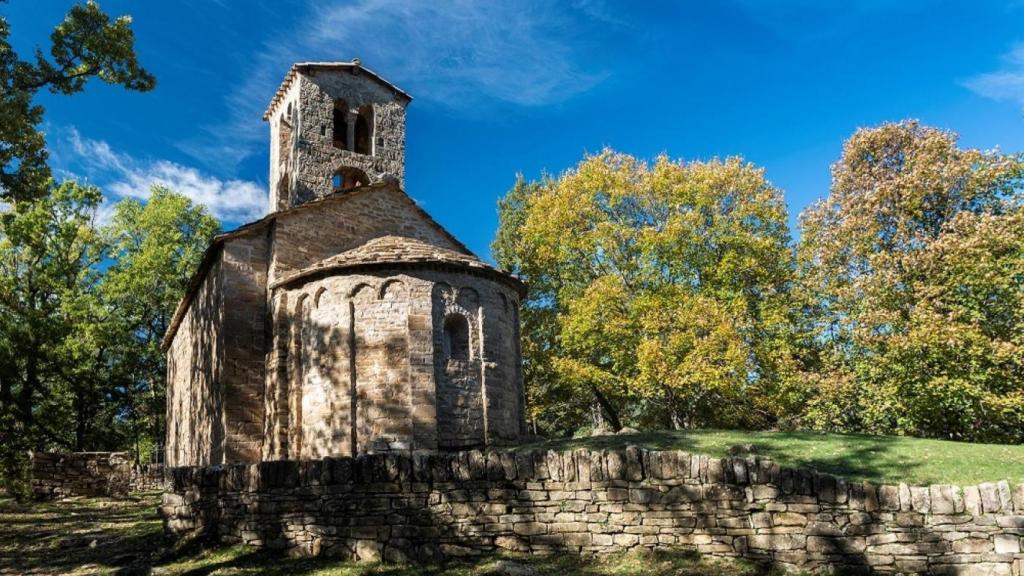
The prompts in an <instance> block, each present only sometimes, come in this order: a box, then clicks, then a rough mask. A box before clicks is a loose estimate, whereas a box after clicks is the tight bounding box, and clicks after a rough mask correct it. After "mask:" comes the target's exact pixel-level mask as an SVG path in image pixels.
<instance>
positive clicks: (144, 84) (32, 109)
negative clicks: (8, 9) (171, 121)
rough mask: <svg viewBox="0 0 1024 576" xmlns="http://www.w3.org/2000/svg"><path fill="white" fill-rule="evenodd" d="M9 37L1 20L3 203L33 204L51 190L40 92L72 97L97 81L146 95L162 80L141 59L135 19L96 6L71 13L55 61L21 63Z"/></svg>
mask: <svg viewBox="0 0 1024 576" xmlns="http://www.w3.org/2000/svg"><path fill="white" fill-rule="evenodd" d="M9 36H10V25H9V24H8V23H7V19H6V18H4V17H3V16H0V198H3V199H5V200H8V201H10V200H28V199H33V198H37V197H39V196H42V195H45V194H47V193H48V191H49V189H48V185H47V182H48V180H49V177H50V168H49V166H48V165H47V163H46V160H47V153H46V140H45V138H44V136H43V133H42V132H40V131H39V124H40V123H41V122H42V120H43V108H42V106H39V105H38V104H35V103H33V98H35V96H36V94H37V93H38V92H39V91H40V90H42V89H44V88H45V89H47V90H49V91H50V92H53V93H55V94H65V95H70V94H74V93H76V92H81V91H82V90H83V89H84V88H85V84H86V82H87V81H88V80H89V79H90V78H94V77H96V78H99V79H101V80H103V81H104V82H107V83H110V84H119V85H121V86H124V87H125V88H128V89H129V90H141V91H146V90H151V89H152V88H153V87H154V86H155V85H156V80H155V79H154V78H153V76H152V75H151V74H150V73H149V72H147V71H146V70H145V69H143V68H142V67H140V66H139V64H138V61H137V60H136V57H135V47H134V41H135V39H134V35H133V34H132V29H131V18H130V17H128V16H121V17H119V18H116V19H114V20H113V21H111V19H110V17H109V16H107V14H106V13H105V12H103V10H101V9H100V7H99V5H98V4H96V3H95V2H87V3H85V4H79V5H75V6H73V7H72V8H71V9H70V10H69V11H68V13H67V16H65V17H64V21H63V22H61V23H60V24H58V25H57V27H56V28H54V30H53V33H52V34H50V43H51V45H50V50H49V52H50V55H49V57H47V56H46V55H45V54H44V53H43V51H42V50H36V52H35V54H34V55H33V58H32V59H31V60H22V59H20V58H19V57H18V54H17V53H16V52H15V51H14V48H13V47H12V46H11V44H10V42H9V41H8V37H9Z"/></svg>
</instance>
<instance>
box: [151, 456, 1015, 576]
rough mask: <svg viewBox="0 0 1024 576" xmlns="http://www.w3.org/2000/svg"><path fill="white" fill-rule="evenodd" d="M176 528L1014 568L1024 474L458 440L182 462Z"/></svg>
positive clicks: (173, 504) (470, 550)
mask: <svg viewBox="0 0 1024 576" xmlns="http://www.w3.org/2000/svg"><path fill="white" fill-rule="evenodd" d="M172 476H173V487H172V490H171V491H170V492H168V493H166V494H165V495H164V498H163V503H162V506H161V512H162V514H163V515H164V518H165V526H166V527H167V529H168V530H169V531H170V532H171V533H174V534H178V535H182V534H185V533H195V532H206V533H208V534H211V535H214V536H217V537H219V539H220V540H222V541H224V542H244V543H247V544H250V545H254V546H262V547H267V548H272V549H280V550H286V551H288V552H289V553H291V554H299V555H302V554H314V555H315V554H327V555H335V556H341V557H355V558H359V559H371V558H380V557H383V558H385V559H387V560H393V561H401V560H406V559H410V558H416V559H431V558H437V557H441V556H462V555H473V554H479V553H485V552H489V551H494V550H502V549H504V550H516V551H524V552H534V553H547V552H570V553H574V554H575V553H604V552H611V551H618V550H625V549H631V548H638V547H643V548H657V547H684V548H689V549H696V550H698V551H700V552H701V553H703V554H706V555H711V556H724V557H742V558H748V559H752V560H755V561H763V562H765V563H771V564H773V565H777V566H781V567H784V568H799V569H803V570H811V571H824V570H837V571H844V572H845V571H854V572H861V573H866V572H871V571H875V572H879V573H896V572H902V573H933V574H972V575H973V574H977V575H995V576H1002V575H1005V576H1019V575H1020V574H1021V573H1022V564H1024V554H1021V538H1022V536H1024V485H1021V486H1017V487H1016V488H1015V489H1012V490H1011V487H1010V486H1009V485H1007V483H1006V482H998V483H991V484H981V485H979V486H968V487H963V488H960V487H955V486H928V487H909V486H906V485H898V486H890V485H885V486H877V485H873V484H870V483H866V482H849V481H845V480H842V479H839V478H835V477H832V476H829V475H825V474H817V473H815V472H813V471H809V470H792V469H786V468H780V467H779V466H778V465H776V464H774V463H773V462H771V461H770V460H765V459H758V458H753V457H748V458H727V459H720V458H710V457H707V456H697V455H691V454H687V453H684V452H675V451H663V452H656V451H646V450H641V449H638V448H635V447H631V448H628V449H625V450H613V451H603V452H598V451H588V450H575V451H572V452H564V453H558V452H549V451H533V450H525V449H523V450H518V451H515V452H497V451H487V452H482V451H465V452H457V453H447V454H429V455H428V454H422V455H421V454H415V455H412V456H408V455H398V454H378V455H368V456H361V457H358V458H354V459H353V458H338V459H324V460H314V461H301V462H296V461H279V462H265V463H262V464H258V465H251V466H223V467H208V468H179V469H176V470H174V471H173V473H172Z"/></svg>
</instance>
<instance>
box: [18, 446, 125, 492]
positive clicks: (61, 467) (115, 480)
mask: <svg viewBox="0 0 1024 576" xmlns="http://www.w3.org/2000/svg"><path fill="white" fill-rule="evenodd" d="M131 473H132V467H131V463H130V462H129V459H128V454H127V453H126V452H71V453H66V454H55V453H50V452H34V453H33V454H32V495H33V497H35V498H36V499H37V500H48V499H52V498H67V497H69V496H112V497H115V498H124V497H125V496H127V495H128V491H129V489H130V487H131Z"/></svg>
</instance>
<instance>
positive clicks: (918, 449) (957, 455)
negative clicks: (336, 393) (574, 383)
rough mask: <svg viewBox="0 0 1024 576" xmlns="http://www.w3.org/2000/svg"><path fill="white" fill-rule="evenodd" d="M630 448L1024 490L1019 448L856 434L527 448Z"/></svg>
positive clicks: (634, 437)
mask: <svg viewBox="0 0 1024 576" xmlns="http://www.w3.org/2000/svg"><path fill="white" fill-rule="evenodd" d="M630 444H635V445H637V446H642V447H644V448H651V449H664V450H685V451H687V452H691V453H696V454H710V455H713V456H725V455H726V454H728V451H729V448H730V447H732V446H736V445H742V444H751V445H752V446H753V448H754V450H753V452H754V454H758V455H761V456H768V457H771V458H772V459H773V460H775V461H776V462H778V463H779V464H780V465H782V466H789V467H807V468H814V469H816V470H818V471H821V472H827V473H830V474H834V475H836V476H841V477H844V478H849V479H852V480H869V481H871V482H876V483H886V484H897V483H900V482H906V483H908V484H920V485H925V484H958V485H961V486H967V485H971V484H978V483H980V482H993V481H997V480H1008V481H1009V482H1010V483H1011V484H1014V483H1024V446H1021V445H1016V446H1014V445H1006V444H969V443H966V442H950V441H946V440H924V439H921V438H906V437H900V436H867V435H861V434H819V433H815V432H752V431H742V430H695V431H679V432H672V431H664V432H646V433H639V434H625V435H616V436H596V437H592V438H574V439H567V440H554V441H548V442H544V443H541V444H533V445H531V446H532V447H548V448H551V449H555V450H567V449H571V448H583V447H586V448H598V449H600V448H621V447H625V446H627V445H630Z"/></svg>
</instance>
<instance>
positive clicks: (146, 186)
mask: <svg viewBox="0 0 1024 576" xmlns="http://www.w3.org/2000/svg"><path fill="white" fill-rule="evenodd" d="M66 142H67V145H68V147H67V148H68V149H66V150H60V151H59V158H60V164H61V165H62V168H63V171H64V172H65V173H66V174H76V175H77V174H82V175H84V176H87V177H88V178H89V179H90V180H91V181H92V182H93V183H95V184H97V185H99V186H100V187H101V189H102V190H103V192H104V194H105V195H106V198H107V200H108V201H107V202H104V206H102V207H101V208H100V211H99V212H100V214H99V217H100V219H101V220H102V219H103V218H104V217H105V216H109V212H110V210H111V206H110V203H109V201H110V200H115V199H118V198H137V199H141V200H145V199H147V198H149V195H150V193H151V188H152V187H153V185H160V186H164V187H167V188H170V189H171V190H174V191H176V192H178V193H180V194H183V195H185V196H187V197H188V198H190V199H191V200H192V201H193V202H196V203H198V204H202V205H204V206H206V207H207V209H209V210H210V212H211V213H212V214H213V215H214V216H216V217H217V218H219V219H221V220H226V221H229V222H247V221H250V220H255V219H258V218H260V217H261V216H263V214H265V213H266V208H267V198H266V191H265V190H264V189H263V187H262V186H260V185H259V184H257V183H255V182H250V181H246V180H222V179H220V178H217V177H215V176H211V175H209V174H204V173H202V172H200V171H199V170H197V169H196V168H192V167H190V166H183V165H181V164H178V163H176V162H171V161H168V160H139V159H137V158H134V157H132V156H130V155H128V154H125V153H123V152H118V151H115V150H113V149H112V148H111V147H110V145H109V144H108V143H106V142H104V141H102V140H93V139H91V138H85V137H83V136H82V135H81V134H79V132H78V130H76V129H75V128H71V129H70V130H69V131H68V135H67V139H66Z"/></svg>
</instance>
